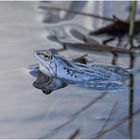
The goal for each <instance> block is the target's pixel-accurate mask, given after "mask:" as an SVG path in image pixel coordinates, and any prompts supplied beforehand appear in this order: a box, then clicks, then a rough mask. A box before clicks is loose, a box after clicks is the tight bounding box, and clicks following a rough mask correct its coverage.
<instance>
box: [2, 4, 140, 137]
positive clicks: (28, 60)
mask: <svg viewBox="0 0 140 140" xmlns="http://www.w3.org/2000/svg"><path fill="white" fill-rule="evenodd" d="M112 3H113V2H112ZM112 3H110V5H115V4H114V3H113V4H112ZM120 3H121V2H120ZM46 4H47V5H48V4H50V3H46ZM38 5H42V3H39V2H0V22H1V26H0V38H1V39H0V47H1V51H0V58H1V59H0V65H1V70H0V77H1V80H0V94H1V95H0V97H1V98H0V108H1V110H0V138H70V137H71V138H72V137H73V138H140V133H139V129H140V104H139V102H140V96H139V91H140V86H139V82H140V73H139V72H137V73H135V74H134V75H130V76H129V79H128V80H127V81H126V82H125V84H126V88H125V89H122V90H117V91H113V92H104V93H103V92H100V91H96V90H89V89H86V88H81V87H78V86H73V85H69V86H67V87H66V88H63V89H60V90H56V91H54V92H53V93H52V94H50V95H48V96H46V95H44V94H43V93H42V91H41V90H39V89H36V88H34V87H33V85H32V83H33V82H34V81H35V78H34V77H32V76H31V75H30V74H29V69H28V67H29V66H30V65H32V64H35V63H36V60H35V58H34V51H35V50H37V49H48V48H52V47H55V48H57V49H59V48H61V47H62V45H63V44H64V43H75V42H83V40H82V36H83V35H87V32H88V31H89V30H91V29H95V28H97V26H96V27H95V26H94V24H96V23H95V22H94V20H92V19H91V18H89V17H82V16H80V15H78V16H75V15H69V16H64V17H65V18H66V19H65V18H63V20H60V19H59V18H58V15H57V16H56V17H57V19H55V23H54V21H53V20H51V24H50V23H48V22H47V20H46V21H45V22H42V19H43V17H44V14H43V13H44V11H42V12H41V11H40V9H38ZM56 5H58V4H56ZM60 5H61V4H60ZM78 5H79V4H77V5H75V7H73V9H77V10H79V11H82V10H83V11H86V9H88V10H89V11H87V12H91V11H92V8H93V7H92V6H91V7H90V8H89V6H90V5H91V3H84V2H83V3H81V4H80V5H79V7H78ZM85 5H86V6H85ZM105 5H106V4H105ZM118 5H119V3H118ZM120 5H122V3H121V4H120ZM54 6H55V5H54ZM106 6H107V5H106ZM123 6H124V5H123ZM123 6H122V7H123ZM65 7H66V8H71V6H70V5H69V4H68V3H67V4H66V5H65ZM96 7H97V6H96ZM126 7H127V5H126ZM123 8H124V9H125V6H124V7H123ZM90 10H91V11H90ZM96 11H97V10H96ZM120 12H121V11H120ZM97 13H98V12H97ZM107 13H108V12H107V11H106V12H105V15H107ZM54 14H55V15H56V13H54ZM118 14H119V13H118ZM126 14H127V12H126ZM64 15H65V14H64ZM119 15H120V14H119ZM124 15H125V14H124ZM121 16H122V14H121ZM48 19H49V18H48ZM60 21H61V22H60ZM81 21H82V22H81ZM52 22H53V23H52ZM56 22H57V23H56ZM100 25H101V23H100ZM60 27H61V28H60ZM52 29H53V30H52ZM56 31H57V32H58V33H57V35H58V36H57V40H55V41H54V39H56V38H54V37H52V36H53V34H54V35H56ZM78 33H79V34H78ZM46 34H47V36H49V37H50V38H46ZM95 38H96V39H97V40H98V41H100V39H99V38H98V37H95ZM95 38H94V39H95ZM50 39H51V40H50ZM52 39H53V40H52ZM88 39H90V41H93V40H92V39H93V38H92V39H91V38H89V36H88ZM58 42H59V43H58ZM85 53H88V54H89V56H91V57H92V58H94V59H93V60H94V61H93V63H94V62H95V63H105V64H111V63H112V61H113V63H115V64H118V65H120V66H124V67H133V68H136V69H138V68H139V64H140V59H139V54H138V55H137V56H135V59H133V57H132V56H131V55H122V54H120V55H119V56H118V57H117V58H114V57H113V55H112V54H111V53H103V52H95V51H91V50H82V49H76V50H73V49H70V47H69V49H68V50H66V51H63V52H61V54H62V55H64V56H65V57H72V56H77V55H81V54H85Z"/></svg>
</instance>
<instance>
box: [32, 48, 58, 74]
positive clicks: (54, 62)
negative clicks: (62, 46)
mask: <svg viewBox="0 0 140 140" xmlns="http://www.w3.org/2000/svg"><path fill="white" fill-rule="evenodd" d="M35 58H36V59H37V61H38V62H39V68H40V71H42V72H43V73H45V74H51V75H52V76H56V73H57V66H58V65H59V62H58V61H59V59H58V58H59V55H58V53H57V51H56V50H55V49H49V50H37V51H35Z"/></svg>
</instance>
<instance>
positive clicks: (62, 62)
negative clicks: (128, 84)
mask: <svg viewBox="0 0 140 140" xmlns="http://www.w3.org/2000/svg"><path fill="white" fill-rule="evenodd" d="M34 55H35V58H36V59H37V61H38V63H39V69H40V71H41V72H42V73H44V74H46V75H50V76H51V77H55V78H59V79H61V80H62V81H64V82H65V83H68V84H76V83H77V84H81V85H86V87H87V86H88V85H89V86H90V85H92V84H95V83H100V82H101V83H102V82H105V83H107V82H109V83H111V82H116V81H119V82H120V83H121V80H122V78H121V74H122V73H125V74H129V72H128V71H127V69H125V68H123V67H120V66H116V65H106V64H104V65H103V64H102V65H101V64H94V65H93V66H89V65H86V64H81V63H78V62H74V61H71V60H68V59H67V58H65V57H64V56H62V55H60V54H59V53H58V52H57V51H56V49H54V48H51V49H48V50H36V51H35V53H34ZM122 75H123V74H122Z"/></svg>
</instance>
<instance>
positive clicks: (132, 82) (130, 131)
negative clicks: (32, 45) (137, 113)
mask: <svg viewBox="0 0 140 140" xmlns="http://www.w3.org/2000/svg"><path fill="white" fill-rule="evenodd" d="M134 63H135V56H134V55H133V54H130V64H129V67H130V68H131V69H133V68H134ZM129 77H130V82H129V121H128V134H129V138H133V110H134V92H135V89H134V85H135V78H134V75H133V74H130V76H129Z"/></svg>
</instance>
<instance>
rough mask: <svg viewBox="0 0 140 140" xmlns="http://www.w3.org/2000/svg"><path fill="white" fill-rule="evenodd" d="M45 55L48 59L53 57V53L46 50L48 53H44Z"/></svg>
mask: <svg viewBox="0 0 140 140" xmlns="http://www.w3.org/2000/svg"><path fill="white" fill-rule="evenodd" d="M44 57H45V58H46V59H48V60H50V59H52V55H51V54H50V53H49V52H46V53H45V54H44Z"/></svg>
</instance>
